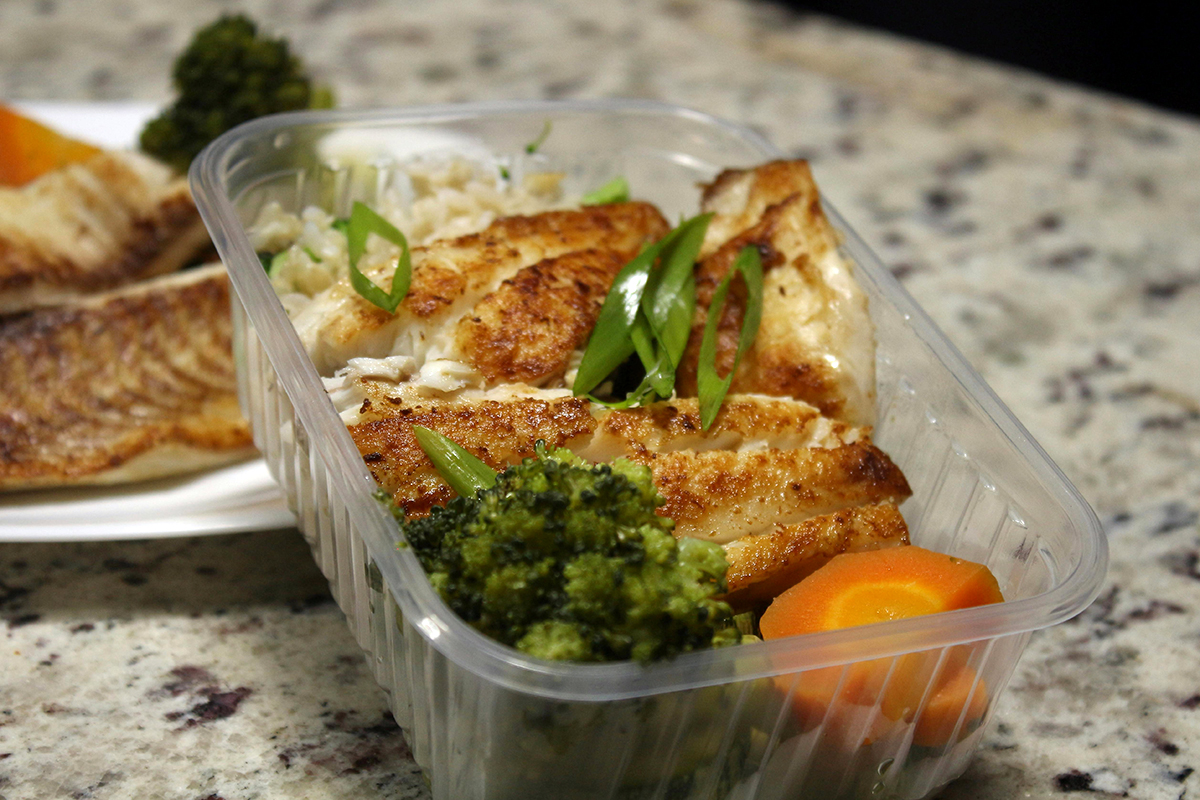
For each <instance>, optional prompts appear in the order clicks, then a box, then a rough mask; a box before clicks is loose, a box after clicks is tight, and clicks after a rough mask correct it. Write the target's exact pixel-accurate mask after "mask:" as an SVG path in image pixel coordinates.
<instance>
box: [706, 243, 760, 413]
mask: <svg viewBox="0 0 1200 800" xmlns="http://www.w3.org/2000/svg"><path fill="white" fill-rule="evenodd" d="M737 273H741V275H742V279H743V280H745V282H746V311H745V315H744V316H743V317H742V331H741V334H740V335H739V336H738V349H737V354H736V355H735V356H734V358H733V366H732V367H731V368H730V370H729V374H728V375H726V376H725V377H724V378H720V377H718V376H717V328H718V326H719V324H720V321H721V312H722V311H723V310H724V307H725V296H726V295H727V294H729V284H730V282H731V281H732V280H733V276H734V275H735V274H737ZM762 283H763V278H762V259H761V258H760V256H759V254H758V249H757V248H755V247H752V246H749V245H747V246H746V247H743V248H742V250H741V252H739V253H738V256H737V259H736V260H735V261H734V262H733V267H732V268H730V270H729V272H727V273H726V274H725V277H724V278H722V279H721V284H720V285H719V286H718V287H717V291H716V292H715V293H714V294H713V299H712V303H710V304H709V306H708V321H707V322H706V323H705V325H704V338H703V339H702V340H701V342H700V358H699V363H698V364H697V365H696V386H697V389H698V394H699V395H700V427H702V428H703V429H704V430H708V429H709V427H710V426H711V425H712V424H713V420H715V419H716V418H717V412H719V411H720V410H721V403H723V402H724V401H725V395H726V394H727V393H728V392H729V385H730V384H731V383H733V375H734V373H735V372H737V368H738V362H740V361H741V360H742V356H743V355H745V353H746V351H747V350H749V349H750V345H751V344H753V342H754V337H755V335H756V334H757V333H758V323H759V321H760V320H761V319H762V293H763V287H762Z"/></svg>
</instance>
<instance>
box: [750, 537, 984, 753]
mask: <svg viewBox="0 0 1200 800" xmlns="http://www.w3.org/2000/svg"><path fill="white" fill-rule="evenodd" d="M1003 600H1004V597H1003V595H1002V594H1001V592H1000V587H999V584H998V583H997V582H996V578H995V576H993V575H992V573H991V571H990V570H988V568H987V567H986V566H984V565H982V564H976V563H974V562H971V561H964V560H963V559H960V558H955V557H953V556H948V555H945V554H943V553H936V552H933V551H931V550H926V549H924V548H921V547H913V546H909V547H897V548H889V549H886V550H874V551H869V552H863V553H843V554H841V555H838V556H835V557H834V558H833V559H831V560H830V562H829V563H828V564H826V565H825V566H824V567H821V568H820V569H818V570H817V571H816V572H814V573H813V574H811V575H809V576H808V577H807V578H805V579H804V580H802V581H801V582H800V583H798V584H796V585H795V586H793V587H792V588H791V589H788V590H787V591H786V592H784V593H783V594H781V595H780V596H779V597H777V598H775V600H774V601H773V602H772V603H771V606H770V607H769V608H768V609H767V611H766V612H765V613H764V614H763V616H762V619H761V620H760V621H759V629H760V630H761V631H762V635H763V638H764V639H777V638H780V637H783V636H794V635H797V634H802V633H815V632H817V631H823V630H835V629H838V628H849V627H854V626H857V625H869V624H871V623H874V622H883V621H886V620H891V619H904V618H907V617H914V616H920V615H922V614H933V613H937V612H941V611H953V610H955V609H960V608H969V607H972V606H977V605H986V604H989V603H998V602H1002V601H1003ZM970 650H971V646H970V645H960V646H957V647H954V648H951V649H950V652H949V654H948V657H947V658H946V660H945V661H944V663H943V666H942V668H941V672H940V674H939V676H938V679H937V681H936V682H935V685H934V687H933V690H932V692H931V693H930V696H929V699H928V701H927V702H926V704H925V708H924V711H923V712H922V714H921V716H920V717H919V718H918V719H917V722H916V728H917V733H916V734H915V736H916V737H918V738H919V741H918V743H919V744H924V745H926V746H934V745H940V744H945V743H946V742H947V741H948V740H949V737H950V735H951V734H952V732H953V730H954V727H955V725H956V724H957V722H958V719H959V716H960V715H961V714H962V713H963V709H964V707H965V706H967V705H968V702H969V708H967V709H966V712H965V718H964V724H963V726H962V730H963V731H964V732H969V731H970V730H971V729H972V727H971V725H972V724H973V723H974V722H977V721H978V720H979V719H981V718H982V716H983V714H984V712H985V711H986V709H987V700H988V697H987V687H986V685H985V684H984V683H983V681H982V680H979V681H978V684H977V683H976V676H975V672H974V670H972V669H971V668H970V667H968V666H967V661H968V659H969V656H970ZM938 655H939V651H929V652H921V653H909V654H907V655H903V656H899V657H897V658H896V659H892V658H881V659H874V660H870V661H861V662H857V663H854V664H850V665H849V666H848V667H846V668H845V669H844V671H843V668H841V667H830V668H826V669H821V670H812V671H810V672H808V673H805V674H804V675H803V676H802V677H801V680H800V684H799V685H798V686H797V689H796V691H795V692H794V693H793V701H792V704H793V708H794V710H795V713H796V716H797V717H798V719H799V720H800V721H801V725H802V727H805V728H809V727H812V726H813V725H814V724H815V722H816V721H817V720H819V719H821V718H823V717H824V716H825V715H826V711H827V709H829V707H830V705H831V704H833V705H835V706H842V705H844V704H852V705H859V706H863V705H875V704H877V703H878V704H879V706H880V711H881V716H882V717H883V718H886V719H889V720H893V721H896V720H900V719H905V720H908V721H912V719H913V716H914V715H915V713H916V710H917V708H918V707H920V704H921V699H922V698H923V697H924V696H925V694H926V690H927V688H928V687H929V685H930V681H931V679H932V677H933V673H934V669H935V668H936V666H937V664H938ZM790 680H791V678H790V676H783V677H781V679H780V681H781V687H782V685H783V682H788V683H790ZM972 688H973V689H974V692H973V693H972ZM835 716H836V713H835Z"/></svg>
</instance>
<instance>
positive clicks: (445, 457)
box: [412, 425, 496, 497]
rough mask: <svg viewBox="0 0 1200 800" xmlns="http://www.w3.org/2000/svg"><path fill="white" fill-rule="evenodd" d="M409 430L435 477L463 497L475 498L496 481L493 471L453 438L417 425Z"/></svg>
mask: <svg viewBox="0 0 1200 800" xmlns="http://www.w3.org/2000/svg"><path fill="white" fill-rule="evenodd" d="M412 430H413V436H416V437H417V444H419V445H421V449H422V450H424V451H425V455H427V456H429V460H430V461H432V462H433V466H434V468H435V469H436V470H437V471H438V474H439V475H441V476H442V478H443V479H445V481H446V483H448V484H450V488H451V489H453V490H454V491H456V492H458V493H459V495H461V496H462V497H474V496H475V493H476V492H479V491H481V490H483V489H487V488H489V487H491V486H492V484H494V483H495V482H496V471H495V470H494V469H492V468H491V467H489V466H488V465H487V464H485V463H483V462H482V461H480V460H479V459H478V458H476V457H475V456H473V455H472V454H471V453H470V452H468V451H467V450H466V449H465V448H463V447H462V445H459V444H458V443H456V442H455V441H454V440H453V439H450V438H448V437H446V436H443V435H442V434H440V433H438V432H437V431H433V430H430V429H429V428H424V427H421V426H420V425H413V426H412Z"/></svg>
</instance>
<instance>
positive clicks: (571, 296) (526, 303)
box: [455, 249, 630, 386]
mask: <svg viewBox="0 0 1200 800" xmlns="http://www.w3.org/2000/svg"><path fill="white" fill-rule="evenodd" d="M629 256H630V253H629V252H628V251H621V252H618V251H614V250H596V249H588V250H583V251H579V252H575V253H568V254H566V255H563V256H559V257H557V258H547V259H545V260H543V261H539V262H538V263H536V264H534V265H533V266H529V267H525V268H524V269H522V270H521V271H520V272H518V273H517V274H516V275H515V276H513V277H512V278H509V279H508V280H506V281H504V282H503V283H502V284H501V285H500V287H499V288H498V289H497V290H496V291H494V292H491V293H490V294H488V295H487V296H486V297H484V298H483V299H482V300H481V301H479V303H478V304H476V306H475V308H474V310H473V311H472V312H471V313H470V314H468V315H466V316H464V317H463V318H462V319H461V320H460V321H459V323H458V327H457V331H456V333H455V338H456V344H457V346H458V351H459V352H460V353H462V355H463V358H464V360H465V361H466V362H467V363H468V364H470V365H471V366H473V367H474V368H475V369H476V370H478V371H479V372H480V374H482V375H483V378H484V380H485V381H486V383H487V384H488V385H495V384H497V383H528V384H530V385H533V386H537V385H541V384H543V383H546V382H548V381H554V380H557V379H559V378H562V377H563V374H564V373H566V371H567V367H568V365H569V364H570V360H571V354H572V353H573V352H574V351H575V349H576V348H578V347H582V346H583V345H584V344H585V343H586V342H587V338H588V335H589V334H590V333H591V332H592V328H593V327H594V326H595V324H596V317H597V316H599V314H600V306H601V305H602V304H603V303H604V296H605V295H606V294H607V293H608V287H609V286H611V285H612V282H613V278H615V277H616V275H617V273H618V272H620V271H621V267H623V266H625V263H626V262H627V261H628V260H629Z"/></svg>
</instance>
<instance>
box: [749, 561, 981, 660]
mask: <svg viewBox="0 0 1200 800" xmlns="http://www.w3.org/2000/svg"><path fill="white" fill-rule="evenodd" d="M1003 600H1004V596H1003V595H1002V594H1001V593H1000V586H999V584H997V583H996V578H995V576H993V575H992V573H991V571H990V570H989V569H988V568H987V567H985V566H984V565H983V564H976V563H974V562H972V561H964V560H963V559H961V558H955V557H954V556H948V555H945V554H944V553H935V552H933V551H932V550H926V549H925V548H923V547H916V546H909V547H893V548H888V549H884V550H871V551H868V552H864V553H842V554H841V555H838V556H835V557H834V558H833V559H831V560H830V562H829V563H828V564H826V565H825V566H823V567H821V568H820V569H818V570H817V571H816V572H814V573H813V574H811V575H809V576H808V577H807V578H805V579H804V580H802V581H800V583H798V584H796V585H795V586H793V587H792V588H790V589H788V590H787V591H786V592H784V593H783V594H781V595H779V596H778V597H776V598H775V600H774V601H773V602H772V603H771V606H770V607H769V608H768V609H767V610H766V612H765V613H764V614H763V616H762V619H761V620H760V622H759V628H760V629H761V630H762V634H763V638H764V639H777V638H780V637H782V636H795V635H796V634H800V633H815V632H817V631H827V630H836V629H838V628H850V627H854V626H856V625H869V624H871V623H873V622H883V621H885V620H890V619H904V618H907V617H915V616H919V615H922V614H934V613H937V612H939V611H953V610H955V609H959V608H969V607H971V606H978V605H985V604H988V603H999V602H1001V601H1003Z"/></svg>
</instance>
